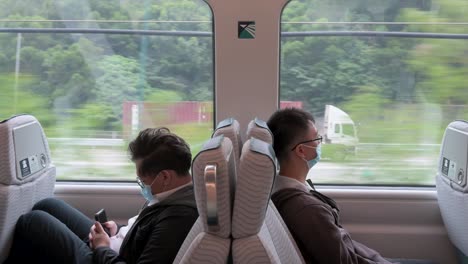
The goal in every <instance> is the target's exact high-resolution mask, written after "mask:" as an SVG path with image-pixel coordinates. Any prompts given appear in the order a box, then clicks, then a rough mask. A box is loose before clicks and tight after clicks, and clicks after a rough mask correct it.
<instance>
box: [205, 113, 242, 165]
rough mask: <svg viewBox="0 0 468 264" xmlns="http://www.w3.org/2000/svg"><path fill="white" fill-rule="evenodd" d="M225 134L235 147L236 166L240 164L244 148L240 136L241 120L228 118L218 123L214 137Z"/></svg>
mask: <svg viewBox="0 0 468 264" xmlns="http://www.w3.org/2000/svg"><path fill="white" fill-rule="evenodd" d="M219 135H224V136H225V137H227V138H229V139H230V140H231V142H232V147H233V148H234V154H235V162H236V167H238V166H239V158H240V153H241V148H242V140H241V136H240V127H239V122H238V121H237V120H235V119H234V118H232V117H231V118H226V119H224V120H223V121H221V122H219V123H218V126H216V129H215V131H214V132H213V135H212V137H216V136H219Z"/></svg>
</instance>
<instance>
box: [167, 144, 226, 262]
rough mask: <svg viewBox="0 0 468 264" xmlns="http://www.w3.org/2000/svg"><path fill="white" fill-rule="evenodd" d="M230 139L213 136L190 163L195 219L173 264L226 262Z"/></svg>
mask: <svg viewBox="0 0 468 264" xmlns="http://www.w3.org/2000/svg"><path fill="white" fill-rule="evenodd" d="M234 174H235V161H234V150H233V146H232V143H231V140H230V139H229V138H227V137H224V136H223V135H220V136H216V137H214V138H212V139H210V140H208V141H207V142H205V144H204V145H203V147H202V150H201V151H200V152H199V153H198V154H197V156H196V157H195V158H194V160H193V163H192V177H193V182H194V190H195V199H196V202H197V207H198V213H199V215H200V216H199V218H198V220H197V221H196V222H195V224H194V226H193V227H192V229H191V230H190V232H189V234H188V236H187V238H186V239H185V241H184V243H183V244H182V246H181V248H180V250H179V252H178V254H177V256H176V258H175V260H174V263H195V264H196V263H226V262H227V261H228V257H229V252H230V247H231V211H232V205H231V204H232V195H233V192H234V191H233V188H234V186H233V185H232V184H231V180H230V178H232V177H235V175H234Z"/></svg>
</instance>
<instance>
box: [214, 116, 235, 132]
mask: <svg viewBox="0 0 468 264" xmlns="http://www.w3.org/2000/svg"><path fill="white" fill-rule="evenodd" d="M232 123H234V118H232V117H229V118H226V119H224V120H223V121H221V122H219V123H218V125H217V126H216V129H215V130H217V129H220V128H223V127H227V126H230V125H232Z"/></svg>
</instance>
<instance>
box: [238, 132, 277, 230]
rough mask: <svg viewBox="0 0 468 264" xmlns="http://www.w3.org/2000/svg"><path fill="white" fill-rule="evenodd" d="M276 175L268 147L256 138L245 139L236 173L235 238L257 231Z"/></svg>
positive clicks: (274, 159)
mask: <svg viewBox="0 0 468 264" xmlns="http://www.w3.org/2000/svg"><path fill="white" fill-rule="evenodd" d="M276 175H277V163H276V157H275V155H274V152H273V148H272V147H271V145H270V144H268V143H266V142H264V141H261V140H259V139H256V138H251V139H249V140H247V142H245V144H244V146H243V148H242V155H241V160H240V165H239V172H238V174H237V185H236V186H237V187H236V197H235V200H234V210H233V220H232V221H233V223H232V236H233V237H234V238H242V237H246V236H251V235H254V234H257V233H258V232H259V231H260V229H261V227H262V224H263V222H264V219H265V214H266V210H267V207H268V202H269V201H270V195H271V190H272V187H273V182H274V180H275V177H276Z"/></svg>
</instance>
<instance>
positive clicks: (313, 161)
mask: <svg viewBox="0 0 468 264" xmlns="http://www.w3.org/2000/svg"><path fill="white" fill-rule="evenodd" d="M307 147H309V146H307ZM310 148H311V147H310ZM315 151H316V152H317V157H315V158H314V159H311V160H308V161H307V165H308V166H309V169H311V168H312V167H314V166H315V164H317V163H318V162H319V160H320V158H321V156H322V144H320V145H318V146H317V147H316V148H315Z"/></svg>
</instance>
